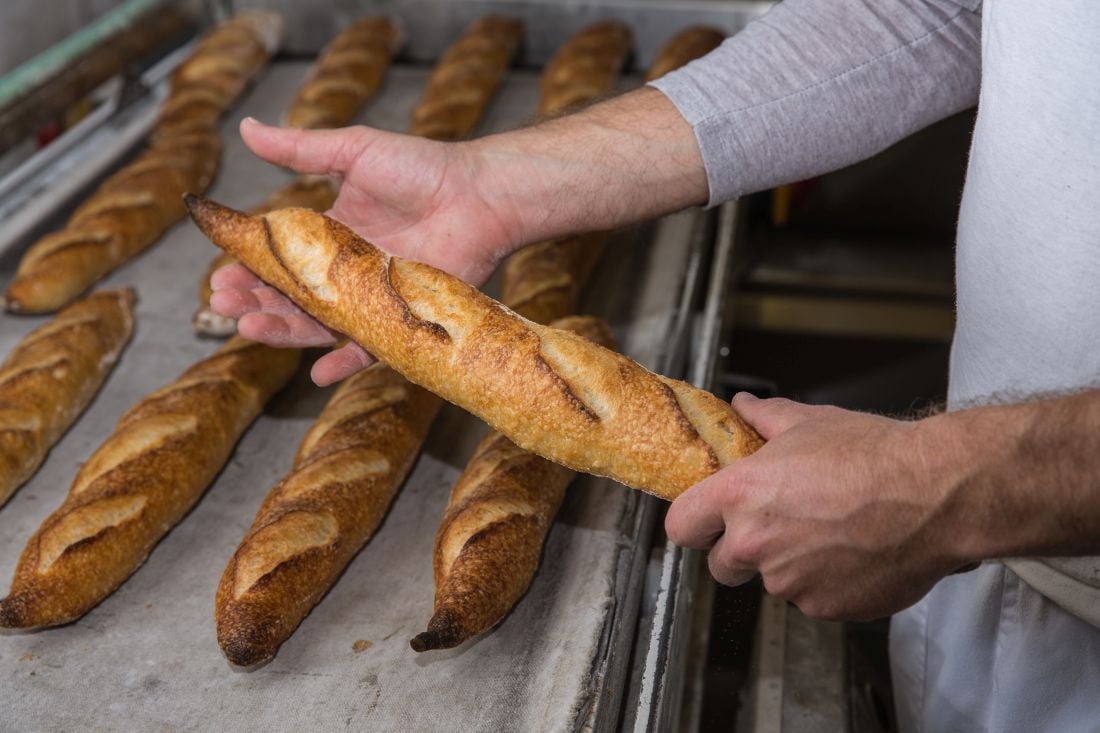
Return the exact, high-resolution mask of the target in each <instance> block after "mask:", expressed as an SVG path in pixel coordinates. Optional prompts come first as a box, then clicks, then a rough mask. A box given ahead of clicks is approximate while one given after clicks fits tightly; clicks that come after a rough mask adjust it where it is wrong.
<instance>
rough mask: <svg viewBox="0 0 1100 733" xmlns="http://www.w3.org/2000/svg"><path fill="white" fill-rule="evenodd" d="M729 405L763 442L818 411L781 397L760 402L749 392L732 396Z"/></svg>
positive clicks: (812, 407)
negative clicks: (758, 434)
mask: <svg viewBox="0 0 1100 733" xmlns="http://www.w3.org/2000/svg"><path fill="white" fill-rule="evenodd" d="M731 404H732V405H733V409H734V410H736V411H737V414H738V415H740V416H741V417H743V418H744V419H745V421H746V422H748V423H749V425H751V426H752V427H753V428H755V429H756V432H758V433H760V437H762V438H763V439H764V440H771V439H773V438H775V437H776V436H777V435H779V434H780V433H785V432H786V431H788V430H790V429H791V428H793V427H794V426H795V425H798V424H799V423H801V422H805V421H806V420H809V419H810V418H812V417H813V416H814V414H815V412H816V411H817V410H818V409H820V408H818V407H816V406H814V405H804V404H802V403H801V402H793V401H791V400H788V399H784V398H782V397H774V398H772V399H767V400H762V399H760V398H759V397H757V396H756V395H753V394H750V393H749V392H738V393H737V394H735V395H734V396H733V401H732V403H731Z"/></svg>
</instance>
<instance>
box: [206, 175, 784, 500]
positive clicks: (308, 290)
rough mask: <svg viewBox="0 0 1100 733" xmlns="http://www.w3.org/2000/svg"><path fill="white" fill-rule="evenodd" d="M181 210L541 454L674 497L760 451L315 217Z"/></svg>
mask: <svg viewBox="0 0 1100 733" xmlns="http://www.w3.org/2000/svg"><path fill="white" fill-rule="evenodd" d="M187 204H188V208H189V209H190V211H191V215H192V217H193V218H194V220H195V221H196V223H197V224H198V225H199V228H200V229H202V230H203V232H204V233H205V234H206V235H207V236H208V237H209V238H210V239H211V240H212V241H213V242H214V243H215V244H217V245H218V246H220V247H222V248H223V249H225V250H227V251H228V252H230V253H231V254H233V255H234V256H236V257H237V258H238V259H240V260H241V261H242V262H243V263H244V264H245V265H247V266H248V267H249V268H250V269H251V270H252V271H253V272H255V273H256V274H257V275H259V276H260V277H261V278H263V279H264V280H266V281H267V282H268V283H270V284H271V285H273V286H275V287H277V288H278V289H280V290H282V291H283V292H284V293H286V294H287V295H289V297H290V298H291V300H293V301H294V302H295V303H297V304H298V305H299V306H300V307H301V308H303V309H304V310H305V311H307V312H308V313H310V314H311V315H312V316H314V317H315V318H317V319H318V320H320V321H321V322H322V323H324V324H325V325H327V326H328V327H330V328H332V329H333V330H335V331H337V332H339V333H344V334H347V335H348V336H349V337H351V338H352V339H354V340H355V341H357V342H358V343H360V344H361V345H362V346H364V347H365V348H366V349H367V350H369V351H370V352H371V353H373V354H375V355H376V356H377V357H378V358H380V359H382V360H383V361H385V362H386V363H387V364H389V365H390V366H392V367H393V368H394V369H396V370H398V371H399V372H401V373H402V374H404V375H405V377H406V378H408V379H409V380H410V381H412V382H414V383H416V384H420V385H421V386H423V387H425V388H426V389H429V390H431V391H432V392H435V393H436V394H438V395H440V396H441V397H443V398H444V399H447V400H449V401H451V402H454V403H455V404H457V405H459V406H460V407H462V408H464V409H466V410H467V411H469V412H472V413H473V414H475V415H477V416H479V417H481V418H482V419H484V420H485V421H486V422H488V423H489V424H490V425H492V426H493V427H495V428H496V429H497V430H499V431H500V432H502V433H504V434H505V435H507V436H508V437H509V438H510V439H511V440H513V441H514V442H515V443H516V444H517V445H519V446H520V447H522V448H525V449H527V450H531V451H533V452H535V453H538V454H539V455H541V456H543V457H545V458H548V459H549V460H552V461H555V462H557V463H561V464H563V465H566V466H568V467H570V468H573V469H574V470H578V471H584V472H587V473H593V474H596V475H601V476H609V477H611V478H613V479H615V480H617V481H620V482H622V483H624V484H626V485H627V486H631V487H634V488H638V489H641V490H643V491H647V492H649V493H652V494H655V495H657V496H660V497H662V498H665V499H670V500H671V499H674V498H675V497H677V496H679V495H680V493H682V492H683V491H684V490H686V489H687V488H688V487H690V486H692V485H693V484H695V483H697V482H698V481H700V480H702V479H703V478H706V477H707V476H709V475H710V474H712V473H714V472H715V471H717V470H718V469H720V468H721V467H723V466H725V465H728V464H730V463H732V462H733V461H735V460H737V459H738V458H740V457H742V456H745V455H747V454H749V453H751V452H752V451H753V450H755V449H756V448H757V447H759V445H761V443H762V441H761V439H760V437H759V436H758V435H756V433H755V432H753V431H752V430H751V428H749V427H748V426H747V425H746V424H745V423H744V422H743V421H742V420H741V419H740V417H739V416H738V415H737V413H736V412H734V410H733V408H732V407H731V406H730V405H729V404H727V403H726V402H724V401H722V400H719V399H718V398H717V397H714V396H713V395H711V394H709V393H707V392H704V391H702V390H699V389H696V388H694V387H692V386H691V385H689V384H686V383H684V382H680V381H677V380H673V379H668V378H666V377H662V376H659V375H656V374H653V373H651V372H649V371H647V370H646V369H645V368H643V367H642V366H641V365H639V364H637V363H636V362H634V361H632V360H630V359H628V358H626V357H624V356H621V355H619V354H616V353H614V352H612V351H608V350H606V349H603V348H601V347H599V346H596V345H595V344H592V343H590V342H588V341H585V340H584V339H583V338H581V337H579V336H576V335H575V334H571V333H569V332H567V331H561V330H559V329H553V328H549V327H546V326H540V325H538V324H534V323H531V322H529V321H527V320H525V319H523V318H522V317H520V316H518V315H516V314H515V313H513V312H512V311H510V310H508V309H507V308H505V307H504V306H502V305H501V304H500V303H497V302H496V301H494V300H492V299H491V298H489V297H488V296H485V295H483V294H482V293H480V292H478V291H477V290H476V289H475V288H472V287H470V286H469V285H467V284H466V283H463V282H462V281H460V280H458V279H457V278H455V277H452V276H450V275H448V274H446V273H444V272H441V271H439V270H437V269H435V268H433V267H430V266H428V265H425V264H422V263H417V262H410V261H408V260H403V259H400V258H397V257H391V256H389V255H387V254H385V253H384V252H382V251H381V250H379V249H377V248H376V247H374V245H372V244H370V243H369V242H366V241H365V240H363V239H361V238H360V237H358V236H357V235H356V234H355V233H354V232H352V231H351V230H350V229H348V228H347V227H346V226H344V225H343V224H340V223H339V222H336V221H333V220H331V219H329V218H327V217H325V216H324V215H322V214H318V213H316V212H311V211H307V210H304V209H282V210H280V211H274V212H271V213H269V214H266V215H264V216H262V217H254V216H248V215H245V214H242V213H240V212H236V211H233V210H232V209H228V208H225V207H223V206H220V205H219V204H216V203H214V202H212V201H208V200H205V199H201V198H198V197H196V196H189V197H188V199H187Z"/></svg>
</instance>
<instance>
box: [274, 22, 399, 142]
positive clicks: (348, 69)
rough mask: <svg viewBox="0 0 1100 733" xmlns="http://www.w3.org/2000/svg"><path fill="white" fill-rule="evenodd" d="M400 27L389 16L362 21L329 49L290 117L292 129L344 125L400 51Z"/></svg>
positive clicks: (307, 82) (350, 28) (351, 26)
mask: <svg viewBox="0 0 1100 733" xmlns="http://www.w3.org/2000/svg"><path fill="white" fill-rule="evenodd" d="M401 43H402V35H401V31H400V29H399V28H398V26H397V24H396V23H395V22H394V21H393V20H391V19H390V18H387V17H385V16H374V17H369V18H363V19H362V20H359V21H357V22H355V23H352V24H351V25H350V26H348V27H347V28H346V29H344V30H343V31H341V32H340V34H339V35H337V36H336V37H335V38H334V39H333V40H332V41H331V42H330V43H329V44H328V46H327V47H326V48H325V50H324V52H323V53H322V54H321V57H320V58H319V59H318V60H317V63H316V64H315V65H314V67H313V71H312V72H310V75H309V78H308V79H307V80H306V82H305V83H304V84H303V85H302V87H301V88H300V89H299V90H298V96H297V97H296V98H295V99H294V102H293V103H292V104H291V106H290V109H289V110H288V111H287V114H286V124H287V126H289V127H301V128H308V129H318V128H325V127H343V126H345V125H347V124H348V123H350V122H351V121H352V119H353V118H354V117H355V115H356V114H357V113H358V112H359V110H360V109H362V107H363V105H364V104H366V102H367V100H368V99H370V98H371V97H372V96H374V94H375V92H377V91H378V88H379V87H380V86H382V79H383V78H384V77H385V75H386V70H387V69H388V68H389V66H390V61H391V60H392V58H393V56H394V54H396V53H397V51H398V49H399V48H400V47H401Z"/></svg>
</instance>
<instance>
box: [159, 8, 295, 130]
mask: <svg viewBox="0 0 1100 733" xmlns="http://www.w3.org/2000/svg"><path fill="white" fill-rule="evenodd" d="M282 35H283V19H282V17H281V16H280V15H278V14H277V13H270V12H249V13H241V14H240V15H237V16H234V17H233V18H230V19H229V20H227V21H225V22H224V23H221V24H220V25H217V26H215V27H214V28H213V29H212V30H211V31H210V32H209V33H207V34H206V35H205V36H204V37H203V38H202V39H201V40H200V41H199V42H198V44H197V45H196V46H195V50H194V51H193V52H192V53H191V55H190V56H189V57H188V59H187V60H186V61H184V62H183V63H182V64H180V66H179V68H178V69H176V71H175V72H174V73H173V74H172V82H171V86H170V89H169V94H168V99H167V101H166V102H165V104H164V106H163V107H162V108H161V112H160V116H159V117H158V118H157V122H156V124H155V125H154V126H153V133H152V134H153V137H154V138H157V137H172V136H175V135H179V134H188V133H192V132H195V131H196V130H203V129H211V128H213V127H214V126H215V125H216V124H217V123H218V120H220V119H221V117H222V115H223V114H225V112H226V110H228V109H229V107H230V105H232V104H233V102H234V101H235V100H236V99H237V97H239V96H240V95H241V93H242V92H243V91H244V89H245V87H246V86H247V85H248V82H249V80H250V79H251V78H252V77H253V76H255V75H256V73H257V72H259V71H260V69H262V68H263V67H264V66H265V65H266V64H267V62H268V61H269V60H270V59H271V56H272V54H273V53H274V52H275V51H276V50H277V49H278V47H279V41H280V40H281V38H282Z"/></svg>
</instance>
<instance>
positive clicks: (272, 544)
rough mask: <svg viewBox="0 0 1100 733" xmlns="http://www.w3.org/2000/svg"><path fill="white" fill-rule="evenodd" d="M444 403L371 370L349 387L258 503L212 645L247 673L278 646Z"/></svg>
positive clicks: (379, 507)
mask: <svg viewBox="0 0 1100 733" xmlns="http://www.w3.org/2000/svg"><path fill="white" fill-rule="evenodd" d="M440 404H441V401H440V400H439V398H438V397H436V396H435V395H433V394H432V393H431V392H428V391H426V390H423V389H421V388H419V387H417V386H415V385H412V384H410V383H409V382H407V381H405V379H404V378H402V377H401V375H400V374H398V373H397V372H395V371H393V370H392V369H390V368H388V367H386V366H384V365H382V364H375V365H374V366H372V367H371V368H369V369H366V370H364V371H362V372H359V373H358V374H356V375H355V376H353V377H351V378H350V379H348V380H347V381H345V382H344V383H343V384H342V385H341V386H340V388H339V389H338V390H337V391H336V393H335V394H334V395H333V396H332V399H331V400H330V401H329V403H328V405H327V406H326V407H325V410H324V411H323V412H322V413H321V416H320V417H319V418H317V422H315V423H314V424H313V427H312V428H310V430H309V432H308V433H307V434H306V437H305V438H304V439H303V440H302V445H301V447H300V448H299V449H298V455H297V456H296V457H295V459H294V468H293V469H292V470H291V472H290V473H289V474H287V476H286V477H285V478H284V479H283V480H282V481H281V482H279V484H278V485H277V486H276V487H275V488H274V489H272V491H271V493H269V494H268V495H267V498H266V499H264V502H263V504H262V505H261V506H260V510H259V512H258V513H257V515H256V519H255V521H254V522H253V523H252V527H251V529H249V530H248V534H246V535H245V537H244V539H243V540H241V544H240V546H239V547H238V548H237V551H236V553H234V555H233V558H232V559H231V560H230V561H229V564H228V566H227V567H226V569H225V573H224V574H223V575H222V579H221V583H220V584H219V586H218V593H217V598H216V602H215V612H214V618H215V620H216V623H217V633H218V644H219V645H220V646H221V648H222V651H223V652H224V653H225V656H226V658H227V659H228V660H229V661H230V662H232V663H233V664H236V665H240V666H251V665H254V664H258V663H260V662H264V661H266V660H268V659H271V658H272V657H274V656H275V654H276V652H277V651H278V649H279V646H280V645H281V644H282V643H283V642H284V641H286V639H287V638H289V637H290V635H291V634H292V633H293V632H294V629H295V628H296V627H297V626H298V624H299V623H300V622H301V621H302V619H303V618H305V616H306V614H308V613H309V611H310V609H311V608H313V606H314V605H316V603H317V602H318V601H319V600H320V599H321V597H322V596H323V595H324V594H325V592H326V591H328V589H329V588H330V587H332V585H333V583H335V582H336V579H337V578H338V577H339V576H340V573H342V572H343V570H344V568H345V567H346V566H347V564H348V563H349V562H350V561H351V559H352V558H353V557H354V556H355V554H356V553H357V552H358V551H359V549H360V548H361V547H362V546H363V545H364V544H365V543H366V541H367V540H368V539H370V537H371V536H372V535H373V534H374V531H375V529H376V528H377V527H378V525H379V523H380V522H381V521H382V518H383V517H384V516H385V514H386V510H387V509H388V508H389V505H390V502H391V501H392V500H393V498H394V496H395V495H396V494H397V490H398V488H399V487H400V486H401V483H402V481H404V479H405V476H406V474H407V473H408V472H409V469H410V468H411V467H412V464H413V461H414V459H415V458H416V455H417V453H418V452H419V450H420V445H421V443H423V441H424V437H425V436H426V435H427V433H428V426H429V425H430V424H431V422H432V420H433V418H434V417H435V414H436V412H437V411H438V409H439V406H440Z"/></svg>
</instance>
